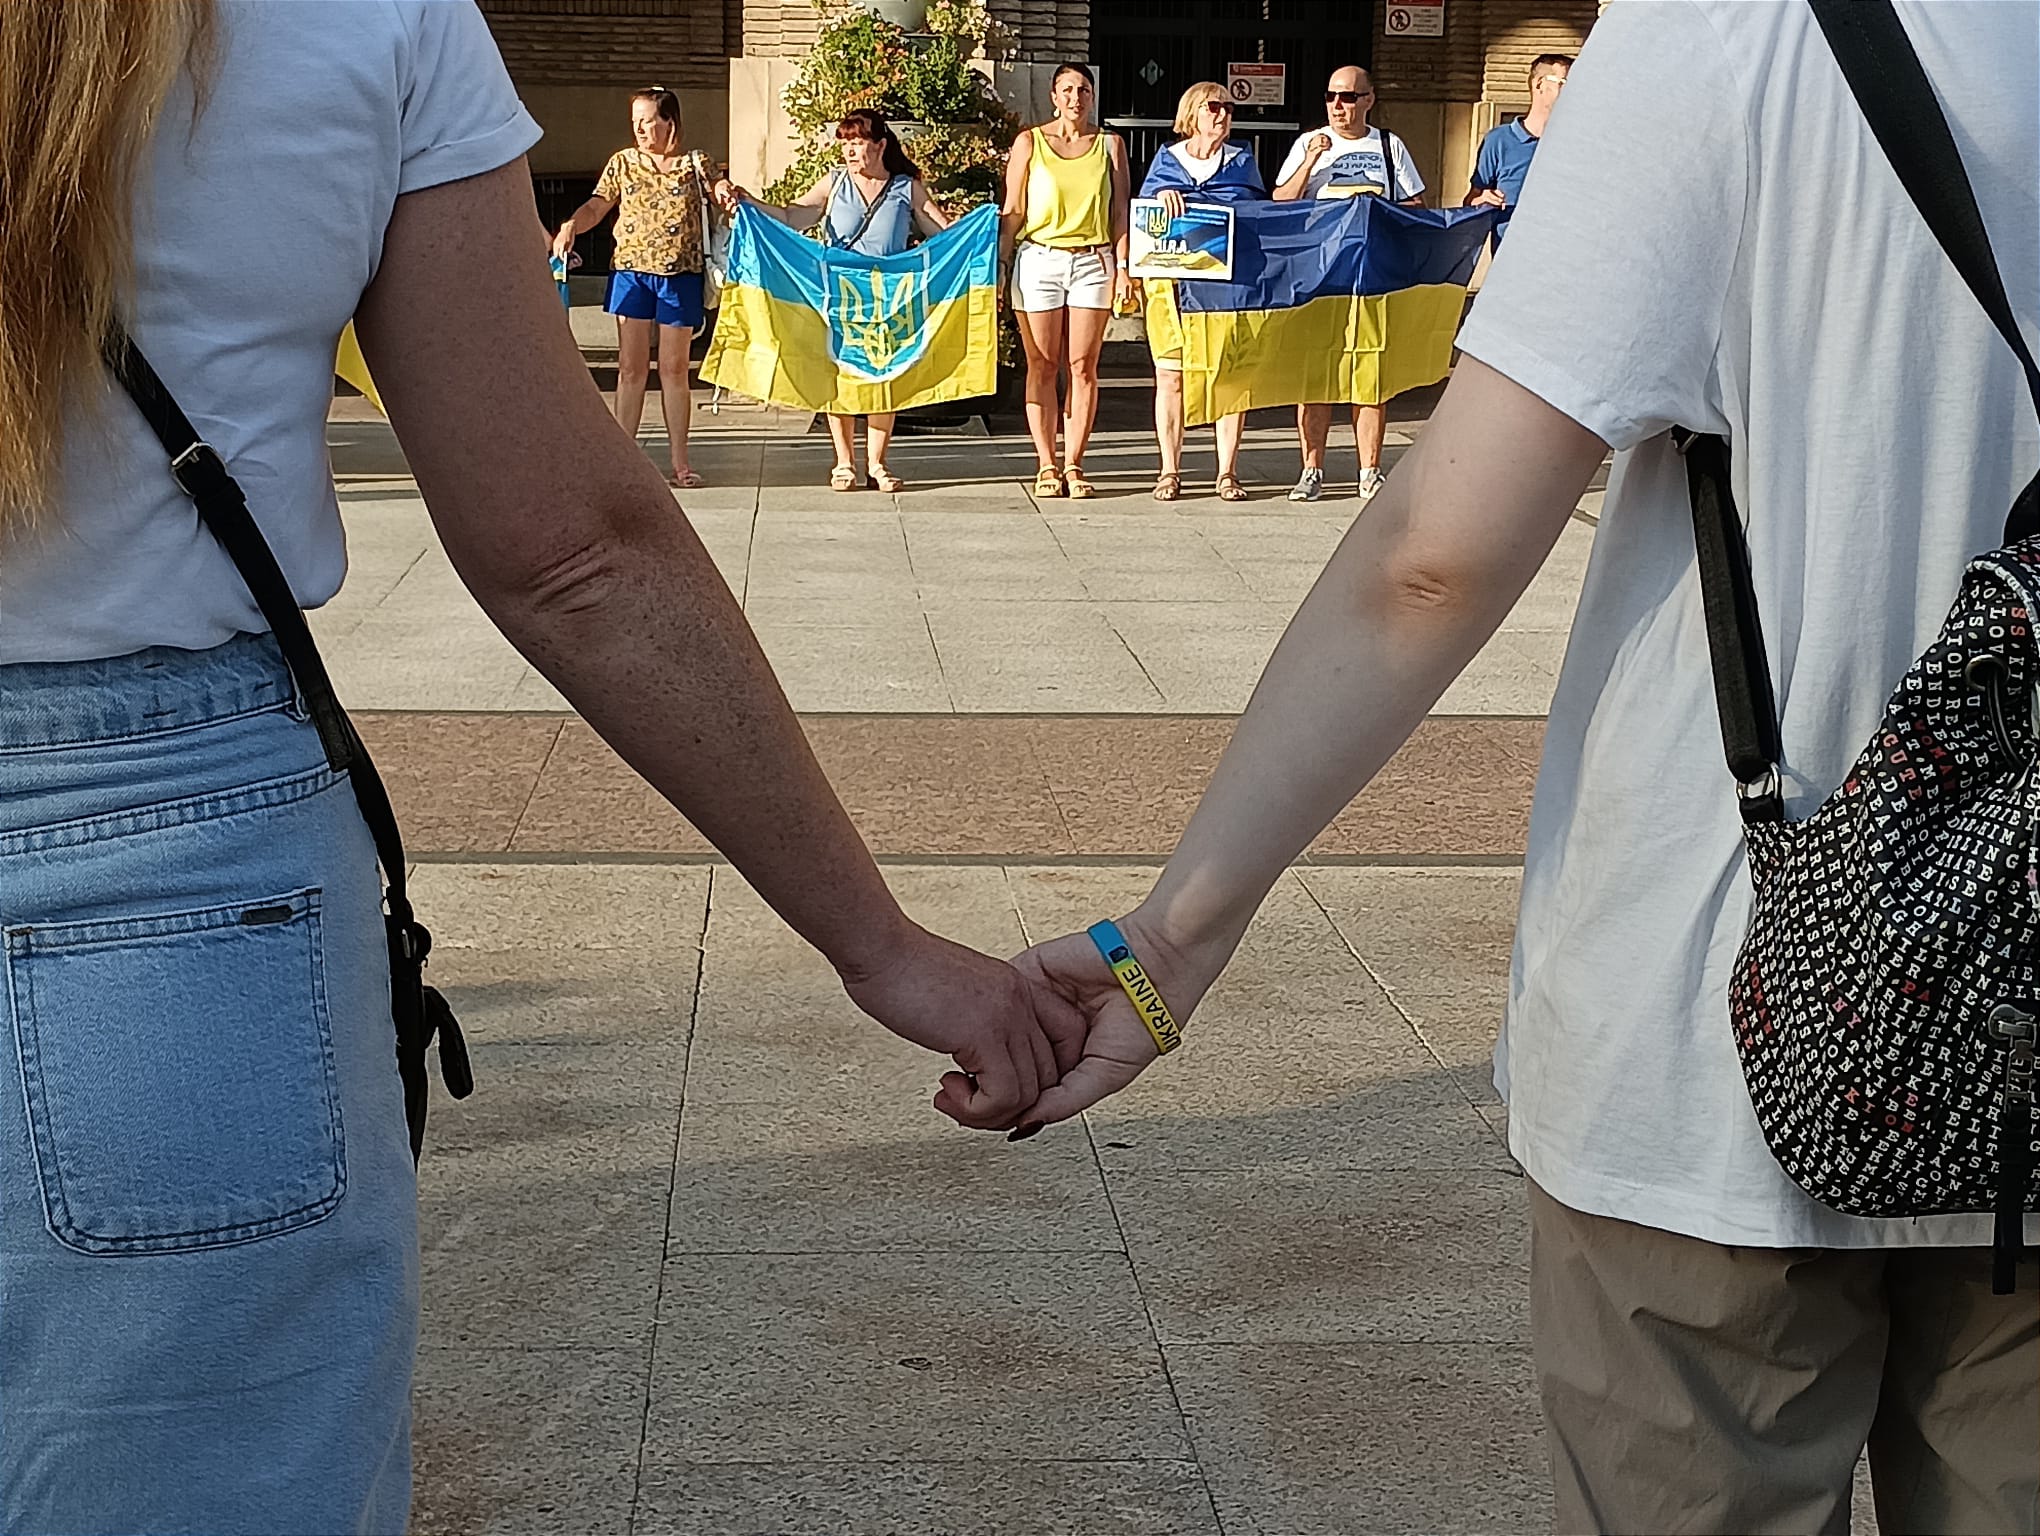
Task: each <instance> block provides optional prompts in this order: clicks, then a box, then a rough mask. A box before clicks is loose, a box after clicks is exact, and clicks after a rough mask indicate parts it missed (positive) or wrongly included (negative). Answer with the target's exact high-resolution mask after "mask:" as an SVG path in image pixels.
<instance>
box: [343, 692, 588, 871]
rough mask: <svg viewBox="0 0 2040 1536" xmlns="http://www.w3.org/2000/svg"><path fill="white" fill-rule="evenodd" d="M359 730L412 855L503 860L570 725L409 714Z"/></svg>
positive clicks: (361, 718) (358, 721) (358, 720)
mask: <svg viewBox="0 0 2040 1536" xmlns="http://www.w3.org/2000/svg"><path fill="white" fill-rule="evenodd" d="M354 723H355V725H356V726H357V727H358V728H359V729H360V731H361V739H362V740H363V741H364V742H365V743H366V744H367V746H368V750H369V754H370V755H371V756H372V757H373V758H374V759H375V765H376V769H377V771H378V772H380V773H381V775H382V780H383V783H384V785H385V786H386V787H387V788H388V790H389V792H390V803H391V804H392V805H393V806H395V807H396V812H397V823H398V825H399V826H401V827H402V828H403V831H404V846H405V849H406V850H407V851H408V852H411V853H422V852H424V851H425V850H427V849H430V850H432V851H434V852H441V853H500V852H501V851H502V850H504V849H505V848H508V847H509V846H510V837H511V834H512V833H513V832H515V831H516V829H517V818H518V816H519V815H520V814H522V812H523V810H524V803H525V801H526V800H527V799H528V798H530V795H531V790H532V786H533V785H534V784H536V783H537V782H538V775H539V770H540V769H541V768H543V767H544V766H545V760H546V757H547V755H548V754H549V753H550V752H551V751H552V748H553V743H554V742H556V741H557V740H558V739H559V735H560V727H561V724H562V722H561V721H560V720H558V719H546V718H544V717H541V716H519V715H455V714H432V715H402V714H384V713H380V712H377V711H372V710H362V711H359V712H357V713H356V714H355V716H354Z"/></svg>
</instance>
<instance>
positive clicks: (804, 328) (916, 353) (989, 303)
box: [701, 206, 999, 416]
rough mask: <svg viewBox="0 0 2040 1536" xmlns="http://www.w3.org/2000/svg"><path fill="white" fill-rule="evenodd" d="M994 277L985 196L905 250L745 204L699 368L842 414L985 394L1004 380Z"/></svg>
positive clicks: (775, 399)
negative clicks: (839, 238) (841, 244)
mask: <svg viewBox="0 0 2040 1536" xmlns="http://www.w3.org/2000/svg"><path fill="white" fill-rule="evenodd" d="M998 275H999V214H998V210H997V209H995V208H992V207H990V206H986V207H982V208H976V209H973V210H972V211H971V212H969V213H967V214H965V215H964V216H963V217H962V218H961V219H958V220H957V221H956V222H955V223H954V224H952V225H950V226H949V228H947V229H945V230H943V231H942V232H941V233H940V234H938V235H936V236H935V237H934V238H933V239H931V240H929V241H928V242H927V243H926V244H924V245H917V246H915V247H914V248H913V249H912V250H908V251H902V252H901V253H900V254H899V255H897V256H860V255H858V254H856V253H855V252H853V251H845V250H838V249H834V248H832V247H828V246H823V245H818V244H816V243H815V242H814V241H812V240H807V239H804V238H802V237H801V236H799V235H797V234H795V233H794V232H793V231H792V230H790V229H788V228H787V227H786V226H785V225H783V224H781V223H780V222H779V221H778V220H777V219H774V218H773V217H772V216H771V215H770V214H764V213H760V212H758V211H757V210H756V209H754V208H739V209H738V210H737V220H736V225H735V227H734V228H733V229H732V230H731V231H730V249H729V258H728V265H727V267H726V269H725V271H724V276H723V286H722V308H721V310H720V312H719V313H718V314H717V316H716V322H715V339H714V340H713V341H711V342H710V343H709V348H708V356H707V357H706V358H705V359H704V360H703V361H702V364H701V377H702V379H703V380H704V381H706V382H708V383H711V384H719V385H721V386H722V387H723V388H724V389H728V390H734V391H735V392H736V393H738V394H740V395H748V396H750V397H751V398H752V399H754V400H769V401H771V402H772V403H773V404H775V405H784V406H790V407H792V408H793V409H795V410H804V411H827V412H830V413H831V414H833V415H839V416H864V415H875V414H882V413H884V412H886V411H897V410H904V409H905V408H906V407H908V406H914V405H927V404H930V403H932V402H934V401H938V400H968V399H970V398H972V397H973V396H976V395H988V394H990V393H991V392H992V390H993V388H994V387H995V386H996V383H997V371H998V351H999V339H998V293H997V290H998Z"/></svg>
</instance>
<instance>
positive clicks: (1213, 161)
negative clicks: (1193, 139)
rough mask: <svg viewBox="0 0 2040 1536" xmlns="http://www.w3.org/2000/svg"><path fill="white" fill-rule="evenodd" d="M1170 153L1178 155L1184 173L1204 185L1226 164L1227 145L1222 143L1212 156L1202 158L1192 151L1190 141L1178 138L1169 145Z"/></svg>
mask: <svg viewBox="0 0 2040 1536" xmlns="http://www.w3.org/2000/svg"><path fill="white" fill-rule="evenodd" d="M1168 148H1169V153H1170V154H1172V155H1174V156H1175V157H1176V163H1177V164H1178V165H1180V166H1182V167H1183V174H1184V175H1185V176H1188V177H1189V178H1190V179H1191V180H1192V181H1194V182H1196V183H1197V185H1198V186H1200V187H1201V186H1203V185H1204V184H1205V183H1206V182H1207V181H1209V180H1211V178H1212V177H1214V176H1216V175H1217V174H1218V168H1219V167H1220V166H1221V165H1224V164H1225V145H1223V144H1220V145H1219V146H1218V148H1217V149H1215V150H1213V151H1212V152H1211V157H1210V158H1209V159H1206V160H1200V159H1198V158H1197V157H1196V156H1195V155H1193V154H1191V153H1190V141H1189V140H1188V139H1178V140H1177V141H1176V142H1175V143H1173V144H1171V145H1170V146H1169V147H1168Z"/></svg>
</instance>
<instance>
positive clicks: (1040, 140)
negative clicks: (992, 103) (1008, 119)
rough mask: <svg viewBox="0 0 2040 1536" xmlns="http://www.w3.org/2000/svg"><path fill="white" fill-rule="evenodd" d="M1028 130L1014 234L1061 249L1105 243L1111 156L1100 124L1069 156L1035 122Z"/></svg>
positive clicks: (1109, 236)
mask: <svg viewBox="0 0 2040 1536" xmlns="http://www.w3.org/2000/svg"><path fill="white" fill-rule="evenodd" d="M1032 135H1033V139H1034V149H1033V153H1032V154H1031V155H1030V156H1029V157H1028V163H1027V212H1026V216H1025V217H1024V218H1023V219H1021V221H1020V238H1021V239H1022V240H1027V241H1031V242H1032V243H1033V244H1035V245H1053V246H1061V247H1063V248H1065V249H1067V248H1069V247H1072V246H1081V245H1109V244H1111V242H1112V162H1111V160H1110V159H1109V158H1107V156H1106V153H1105V130H1104V129H1103V128H1100V129H1099V130H1098V132H1097V135H1096V136H1095V137H1094V138H1093V139H1092V140H1091V147H1090V148H1089V149H1088V150H1086V151H1085V152H1084V153H1083V154H1081V155H1078V156H1077V157H1076V158H1075V159H1074V160H1065V159H1064V158H1063V157H1062V156H1061V155H1059V154H1057V153H1056V152H1055V151H1054V150H1053V149H1050V148H1049V147H1048V138H1047V136H1046V135H1044V134H1043V133H1042V131H1041V130H1040V129H1039V128H1036V129H1034V130H1032Z"/></svg>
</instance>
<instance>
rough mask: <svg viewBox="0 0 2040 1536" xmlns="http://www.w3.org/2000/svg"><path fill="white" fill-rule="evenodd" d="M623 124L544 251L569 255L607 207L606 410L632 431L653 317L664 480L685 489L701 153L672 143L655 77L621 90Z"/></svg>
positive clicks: (697, 297) (701, 215)
mask: <svg viewBox="0 0 2040 1536" xmlns="http://www.w3.org/2000/svg"><path fill="white" fill-rule="evenodd" d="M630 132H631V138H632V140H633V142H632V144H631V146H630V147H629V148H628V149H619V150H618V151H617V152H616V153H615V154H613V155H611V156H610V157H609V163H608V164H607V165H605V166H603V167H602V175H601V178H600V179H599V180H598V181H597V182H596V183H595V191H594V193H593V195H592V196H590V197H589V199H588V201H586V202H585V203H583V204H581V206H580V207H578V208H576V209H575V210H574V212H573V215H572V216H571V217H570V218H569V219H568V220H567V221H566V222H565V223H564V224H562V225H560V228H559V233H558V234H557V235H555V236H554V237H553V244H552V253H553V255H554V256H555V257H556V258H560V259H564V258H566V257H569V256H571V255H572V254H573V250H574V238H575V237H576V236H577V235H581V234H584V233H586V232H587V231H588V230H591V229H593V228H594V227H595V226H596V225H597V224H600V223H601V222H602V221H603V220H604V219H605V218H607V217H608V216H609V214H610V211H611V210H612V209H614V210H615V211H616V255H615V259H614V261H613V263H612V270H611V272H610V274H609V294H608V297H607V298H606V299H605V300H604V301H603V305H602V307H603V308H604V309H605V310H607V311H608V312H609V313H610V314H612V315H614V316H616V419H617V420H618V421H619V422H621V423H622V424H623V430H624V431H626V432H628V433H630V434H631V435H632V436H633V437H634V436H636V435H637V429H638V423H639V422H640V421H641V420H643V417H644V409H645V386H646V384H647V383H648V382H649V380H650V377H651V367H652V326H653V324H654V323H656V324H657V325H658V327H659V400H660V403H661V404H662V405H663V406H664V408H665V413H666V445H667V451H668V453H669V454H670V455H671V458H672V465H673V469H672V473H671V474H670V475H668V476H667V478H666V483H667V484H668V485H672V486H676V487H678V488H680V489H682V490H691V489H693V488H694V487H695V486H698V485H700V484H701V483H702V481H701V476H700V475H699V474H698V473H696V472H695V470H694V469H693V468H692V467H691V466H690V465H689V464H688V462H687V427H688V419H689V417H690V416H691V415H692V413H693V409H694V404H693V395H692V391H691V390H690V389H689V387H688V382H687V369H688V364H689V362H690V361H691V354H692V352H693V349H694V333H695V332H696V331H698V330H700V329H701V322H702V319H703V314H704V311H703V307H702V290H701V284H702V267H703V264H704V259H705V257H704V252H703V250H702V243H703V235H704V234H705V233H706V226H707V218H708V202H707V190H708V186H709V177H708V167H707V157H706V156H704V155H702V154H700V153H699V152H696V153H694V154H691V155H690V154H688V153H686V152H685V150H684V149H683V148H682V147H681V130H680V97H679V95H678V94H677V93H676V92H673V91H669V90H667V89H666V87H664V86H663V85H648V86H646V87H645V88H644V89H643V90H641V91H639V92H637V93H636V94H634V95H633V96H632V97H631V99H630Z"/></svg>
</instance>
